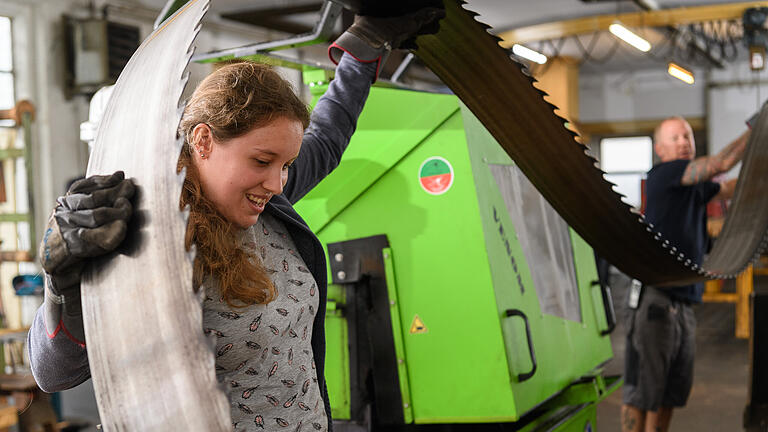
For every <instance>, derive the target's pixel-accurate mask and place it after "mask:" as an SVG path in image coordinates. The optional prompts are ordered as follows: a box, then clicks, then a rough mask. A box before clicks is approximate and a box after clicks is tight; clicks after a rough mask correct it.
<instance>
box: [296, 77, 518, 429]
mask: <svg viewBox="0 0 768 432" xmlns="http://www.w3.org/2000/svg"><path fill="white" fill-rule="evenodd" d="M449 109H450V110H449ZM446 111H447V113H448V115H446ZM438 113H440V115H437V114H438ZM393 116H396V117H398V118H400V119H402V120H400V121H393V120H392V117H393ZM425 116H426V117H425ZM441 116H442V118H441ZM417 119H421V121H422V123H421V124H418V125H414V124H413V123H414V122H415V121H416V120H417ZM411 125H413V126H411ZM409 127H411V129H412V130H416V131H417V132H418V133H417V134H413V133H412V132H408V131H402V130H401V129H408V128H409ZM403 134H405V136H412V137H414V141H411V142H409V143H403V142H402V141H399V140H400V139H399V138H396V136H398V135H400V136H402V135H403ZM390 135H394V136H395V138H393V136H390ZM383 146H390V147H392V148H396V149H397V148H398V146H401V148H399V150H398V151H399V153H397V155H396V156H397V159H395V156H393V155H390V154H389V153H388V152H386V151H382V152H379V153H378V154H377V153H376V152H372V151H371V149H374V150H376V149H380V148H382V147H383ZM404 149H405V150H404ZM434 156H438V157H441V158H443V159H445V160H446V161H448V162H449V163H450V164H451V165H452V168H453V172H454V180H453V183H452V185H451V187H450V189H448V190H447V191H446V192H445V193H443V194H441V195H432V194H429V193H427V192H426V191H425V190H424V189H422V187H421V183H420V177H419V173H420V168H421V165H422V164H423V163H424V162H425V161H426V160H427V159H428V158H431V157H434ZM373 173H376V174H377V175H376V176H374V175H372V174H373ZM473 182H474V179H473V176H472V170H471V166H470V163H469V154H468V150H467V145H466V137H465V134H464V125H463V121H462V118H461V115H460V112H459V106H458V101H457V99H456V98H455V97H454V96H446V95H435V94H427V93H417V92H410V91H399V90H389V89H376V88H374V89H372V91H371V95H370V97H369V99H368V102H367V104H366V108H365V110H364V112H363V116H362V117H361V119H360V122H359V124H358V131H357V132H356V133H355V136H354V138H353V142H352V144H350V148H349V149H348V150H347V153H345V155H344V161H343V162H342V165H341V166H340V167H339V169H338V170H337V171H336V172H334V173H333V174H332V176H329V178H328V179H326V180H324V181H323V183H321V184H320V185H319V186H318V187H317V188H315V189H314V190H313V191H312V192H311V193H310V194H309V195H308V196H307V197H306V198H304V199H302V200H301V201H300V202H299V203H298V204H297V206H296V207H297V210H298V211H299V212H300V213H301V214H302V216H303V217H305V219H306V220H307V221H308V223H309V224H310V226H311V227H312V228H313V229H315V230H316V232H317V234H318V236H319V238H320V240H321V241H322V242H323V243H324V244H327V243H331V242H338V241H343V240H347V239H354V238H360V237H367V236H371V235H377V234H386V235H387V237H388V239H389V242H390V246H391V249H392V252H393V262H394V264H393V267H394V270H395V271H394V276H395V279H396V288H397V297H398V305H399V311H400V322H401V323H402V334H401V335H400V337H401V338H402V340H403V347H404V353H405V355H406V359H405V360H406V369H407V374H408V377H407V378H408V385H409V390H410V400H411V407H412V413H413V418H414V421H415V422H417V423H446V422H479V421H510V420H512V419H514V418H516V417H517V412H516V410H515V403H514V400H513V398H512V393H511V391H510V389H509V381H510V377H509V372H508V369H507V361H506V355H505V352H504V344H503V338H502V333H501V329H500V327H499V321H498V317H497V316H496V310H497V308H496V304H495V299H494V294H493V284H492V281H491V278H490V270H489V264H488V259H487V256H486V251H485V245H484V242H483V232H482V224H481V222H480V219H479V214H480V212H479V209H478V206H477V202H478V201H477V198H476V197H475V187H474V183H473ZM325 183H336V184H325ZM343 185H351V186H352V187H353V188H355V189H356V190H357V191H359V192H357V193H349V192H346V193H344V195H343V196H344V197H347V198H344V199H342V200H341V202H342V203H343V205H341V204H336V203H333V201H335V200H336V199H337V195H336V194H337V192H335V191H340V190H341V188H343ZM337 188H338V189H337ZM332 191H333V192H332ZM363 192H364V193H363ZM304 206H306V207H304ZM332 206H334V207H333V208H334V209H337V210H327V209H330V208H331V207H332ZM334 213H335V216H331V215H333V214H334ZM331 217H332V219H330V218H331ZM417 315H418V317H419V319H420V320H421V321H422V322H423V324H424V326H425V329H424V331H421V332H416V333H412V332H411V331H410V330H411V326H412V323H413V322H414V319H415V317H416V316H417ZM341 336H342V335H339V334H336V335H331V334H330V333H329V335H328V338H329V339H330V338H332V337H341ZM328 363H330V362H328ZM327 370H328V372H327V373H326V375H327V379H328V382H329V393H330V397H331V406H332V408H333V409H334V414H337V413H339V414H340V413H343V412H348V408H346V409H344V408H343V407H342V403H341V401H342V399H343V397H342V398H337V397H336V396H335V395H334V393H335V392H339V393H337V394H340V395H348V389H342V388H340V387H342V385H341V384H338V383H341V382H342V377H340V376H339V375H341V374H344V373H348V371H344V370H343V369H341V368H338V367H336V366H335V365H331V364H328V366H327ZM333 381H335V382H334V383H332V382H333ZM469 389H471V391H469Z"/></svg>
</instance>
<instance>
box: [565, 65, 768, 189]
mask: <svg viewBox="0 0 768 432" xmlns="http://www.w3.org/2000/svg"><path fill="white" fill-rule="evenodd" d="M694 74H695V76H696V82H695V83H694V84H693V85H688V84H685V83H683V82H682V81H679V80H677V79H676V78H672V77H671V76H669V75H668V74H667V73H666V71H665V70H663V69H658V70H640V71H634V72H626V73H616V72H612V73H606V74H591V75H587V74H581V76H580V77H579V95H580V101H579V110H580V121H582V122H585V123H590V122H610V121H631V120H654V119H658V120H661V119H663V118H666V117H669V116H672V115H681V116H683V117H704V118H705V119H706V129H707V145H708V152H709V154H714V153H717V152H718V151H720V150H721V149H722V148H723V147H725V146H726V145H728V144H729V143H730V142H731V141H732V140H733V139H735V138H736V137H737V136H739V135H740V134H741V133H742V132H743V131H744V130H745V125H744V121H745V120H746V119H747V118H749V117H750V116H751V115H752V113H754V112H755V111H756V110H757V109H758V108H759V105H760V104H762V102H763V101H764V100H766V99H768V82H764V83H763V84H762V85H757V84H755V82H756V81H758V80H760V79H762V80H767V79H768V75H766V72H763V73H762V74H756V73H753V72H751V71H750V70H749V65H748V63H747V62H746V61H741V62H736V63H732V64H728V65H727V66H726V68H725V69H723V70H720V69H713V70H711V71H705V70H700V69H697V70H694ZM761 77H762V78H761ZM737 174H738V166H737V167H736V168H734V169H733V170H732V171H731V172H729V173H728V174H727V177H734V176H736V175H737Z"/></svg>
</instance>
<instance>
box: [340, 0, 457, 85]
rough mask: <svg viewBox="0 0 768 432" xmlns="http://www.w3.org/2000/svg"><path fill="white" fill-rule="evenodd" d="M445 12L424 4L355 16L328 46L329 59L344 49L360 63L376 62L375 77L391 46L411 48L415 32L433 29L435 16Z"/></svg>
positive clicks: (413, 47)
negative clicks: (395, 11) (392, 14)
mask: <svg viewBox="0 0 768 432" xmlns="http://www.w3.org/2000/svg"><path fill="white" fill-rule="evenodd" d="M444 16H445V11H444V10H443V8H440V7H427V8H423V9H419V10H417V11H416V12H412V13H409V14H406V15H402V16H396V17H373V16H359V15H357V16H355V22H354V24H352V25H351V26H350V27H349V29H347V31H346V32H344V34H342V35H341V36H340V37H339V38H338V39H337V40H336V42H334V43H333V44H332V45H331V46H330V48H329V49H328V55H329V56H330V57H331V60H332V61H333V62H334V63H336V64H338V63H339V61H340V60H341V56H342V54H343V53H344V52H347V53H349V54H351V55H352V56H353V57H355V58H356V59H357V60H358V61H361V62H364V63H372V62H377V68H376V78H378V76H379V70H380V69H381V65H382V64H384V62H385V61H386V58H387V56H388V55H389V53H390V51H392V50H393V49H398V48H403V49H415V48H416V43H415V39H416V36H418V35H421V34H431V33H437V31H438V30H439V28H440V27H439V20H440V19H442V18H443V17H444Z"/></svg>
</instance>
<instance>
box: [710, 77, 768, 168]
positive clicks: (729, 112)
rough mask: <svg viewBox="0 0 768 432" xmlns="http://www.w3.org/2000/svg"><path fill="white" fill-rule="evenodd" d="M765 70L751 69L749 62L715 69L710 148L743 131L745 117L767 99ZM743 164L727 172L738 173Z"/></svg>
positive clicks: (712, 79)
mask: <svg viewBox="0 0 768 432" xmlns="http://www.w3.org/2000/svg"><path fill="white" fill-rule="evenodd" d="M767 78H768V75H766V72H765V71H762V72H759V73H758V72H752V71H750V69H749V65H748V63H747V62H740V63H735V64H731V65H728V67H727V68H726V69H725V70H715V71H712V74H711V77H710V81H709V88H708V91H707V99H708V106H709V113H708V121H707V126H708V127H707V136H708V141H709V143H710V152H718V151H720V150H721V149H722V148H723V147H725V146H726V145H728V144H729V143H730V142H731V141H732V140H733V139H734V138H736V137H737V136H739V135H740V134H741V133H742V132H743V131H744V121H745V120H746V119H748V118H749V117H751V116H752V114H754V113H755V112H756V111H758V110H759V109H760V106H761V105H762V104H763V102H765V100H766V99H768V82H766V81H765V80H766V79H767ZM740 166H741V165H740V164H739V165H737V166H736V167H734V169H733V170H731V171H730V172H729V173H728V176H729V177H735V176H736V175H737V174H738V170H739V168H740Z"/></svg>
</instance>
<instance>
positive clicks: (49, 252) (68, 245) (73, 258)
mask: <svg viewBox="0 0 768 432" xmlns="http://www.w3.org/2000/svg"><path fill="white" fill-rule="evenodd" d="M134 192H135V187H134V184H133V182H132V181H131V180H130V179H125V175H124V174H123V172H122V171H118V172H116V173H114V174H112V175H100V176H92V177H89V178H87V179H83V180H79V181H77V182H75V183H74V184H73V185H72V186H71V187H70V188H69V191H68V192H67V194H66V195H65V196H63V197H60V198H59V199H58V203H59V205H58V206H57V207H56V209H54V212H53V214H52V215H51V218H50V219H49V221H48V226H47V227H46V230H45V234H44V236H43V241H42V243H41V244H40V252H39V254H40V261H41V264H42V266H43V270H45V272H46V273H47V274H48V275H49V276H50V277H51V282H52V285H53V286H51V287H50V288H51V289H52V291H53V293H54V294H56V295H60V294H61V292H62V290H65V289H67V288H69V287H72V286H74V285H78V284H79V283H80V273H81V271H82V267H83V262H84V260H85V259H87V258H93V257H97V256H101V255H104V254H106V253H108V252H110V251H112V250H114V249H115V248H117V246H118V245H119V244H120V243H121V242H122V241H123V239H124V238H125V234H126V230H127V227H128V220H129V219H130V217H131V214H132V212H133V207H132V206H131V203H130V201H129V200H130V199H131V197H133V194H134Z"/></svg>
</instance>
